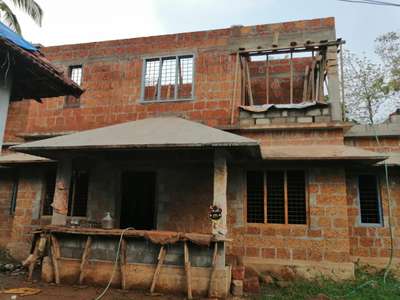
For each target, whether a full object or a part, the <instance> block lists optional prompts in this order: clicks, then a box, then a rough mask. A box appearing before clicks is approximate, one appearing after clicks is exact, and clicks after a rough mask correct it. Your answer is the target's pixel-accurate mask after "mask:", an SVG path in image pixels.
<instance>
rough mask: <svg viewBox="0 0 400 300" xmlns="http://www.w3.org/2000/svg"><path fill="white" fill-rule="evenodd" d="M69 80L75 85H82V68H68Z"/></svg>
mask: <svg viewBox="0 0 400 300" xmlns="http://www.w3.org/2000/svg"><path fill="white" fill-rule="evenodd" d="M69 74H70V78H71V80H72V81H73V82H75V83H76V84H77V85H82V66H71V67H69Z"/></svg>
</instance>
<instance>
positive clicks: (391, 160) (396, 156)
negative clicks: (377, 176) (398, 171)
mask: <svg viewBox="0 0 400 300" xmlns="http://www.w3.org/2000/svg"><path fill="white" fill-rule="evenodd" d="M382 155H386V156H389V157H388V159H386V160H384V161H380V162H378V163H377V164H376V165H377V166H384V165H387V166H388V167H398V166H400V152H389V153H382Z"/></svg>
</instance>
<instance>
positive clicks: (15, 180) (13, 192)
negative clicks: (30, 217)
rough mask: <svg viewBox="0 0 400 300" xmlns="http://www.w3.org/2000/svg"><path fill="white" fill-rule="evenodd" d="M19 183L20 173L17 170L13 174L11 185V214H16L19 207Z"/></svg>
mask: <svg viewBox="0 0 400 300" xmlns="http://www.w3.org/2000/svg"><path fill="white" fill-rule="evenodd" d="M18 184H19V174H18V170H16V171H15V172H14V173H13V175H12V185H11V199H10V215H12V216H13V215H15V209H16V207H17V195H18Z"/></svg>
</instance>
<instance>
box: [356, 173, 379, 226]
mask: <svg viewBox="0 0 400 300" xmlns="http://www.w3.org/2000/svg"><path fill="white" fill-rule="evenodd" d="M378 187H379V183H378V178H377V177H376V176H375V175H359V176H358V199H359V204H360V217H361V223H362V224H382V207H381V201H380V197H379V188H378Z"/></svg>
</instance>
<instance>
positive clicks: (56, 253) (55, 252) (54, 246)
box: [50, 234, 61, 284]
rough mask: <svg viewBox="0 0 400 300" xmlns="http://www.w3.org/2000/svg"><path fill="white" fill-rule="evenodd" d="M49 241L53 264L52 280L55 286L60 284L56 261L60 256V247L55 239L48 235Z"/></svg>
mask: <svg viewBox="0 0 400 300" xmlns="http://www.w3.org/2000/svg"><path fill="white" fill-rule="evenodd" d="M50 240H51V243H50V244H51V260H52V262H53V268H54V278H55V282H56V284H60V270H59V266H58V259H59V258H60V256H61V253H60V245H59V243H58V240H57V238H56V237H55V236H54V235H53V234H50Z"/></svg>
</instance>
